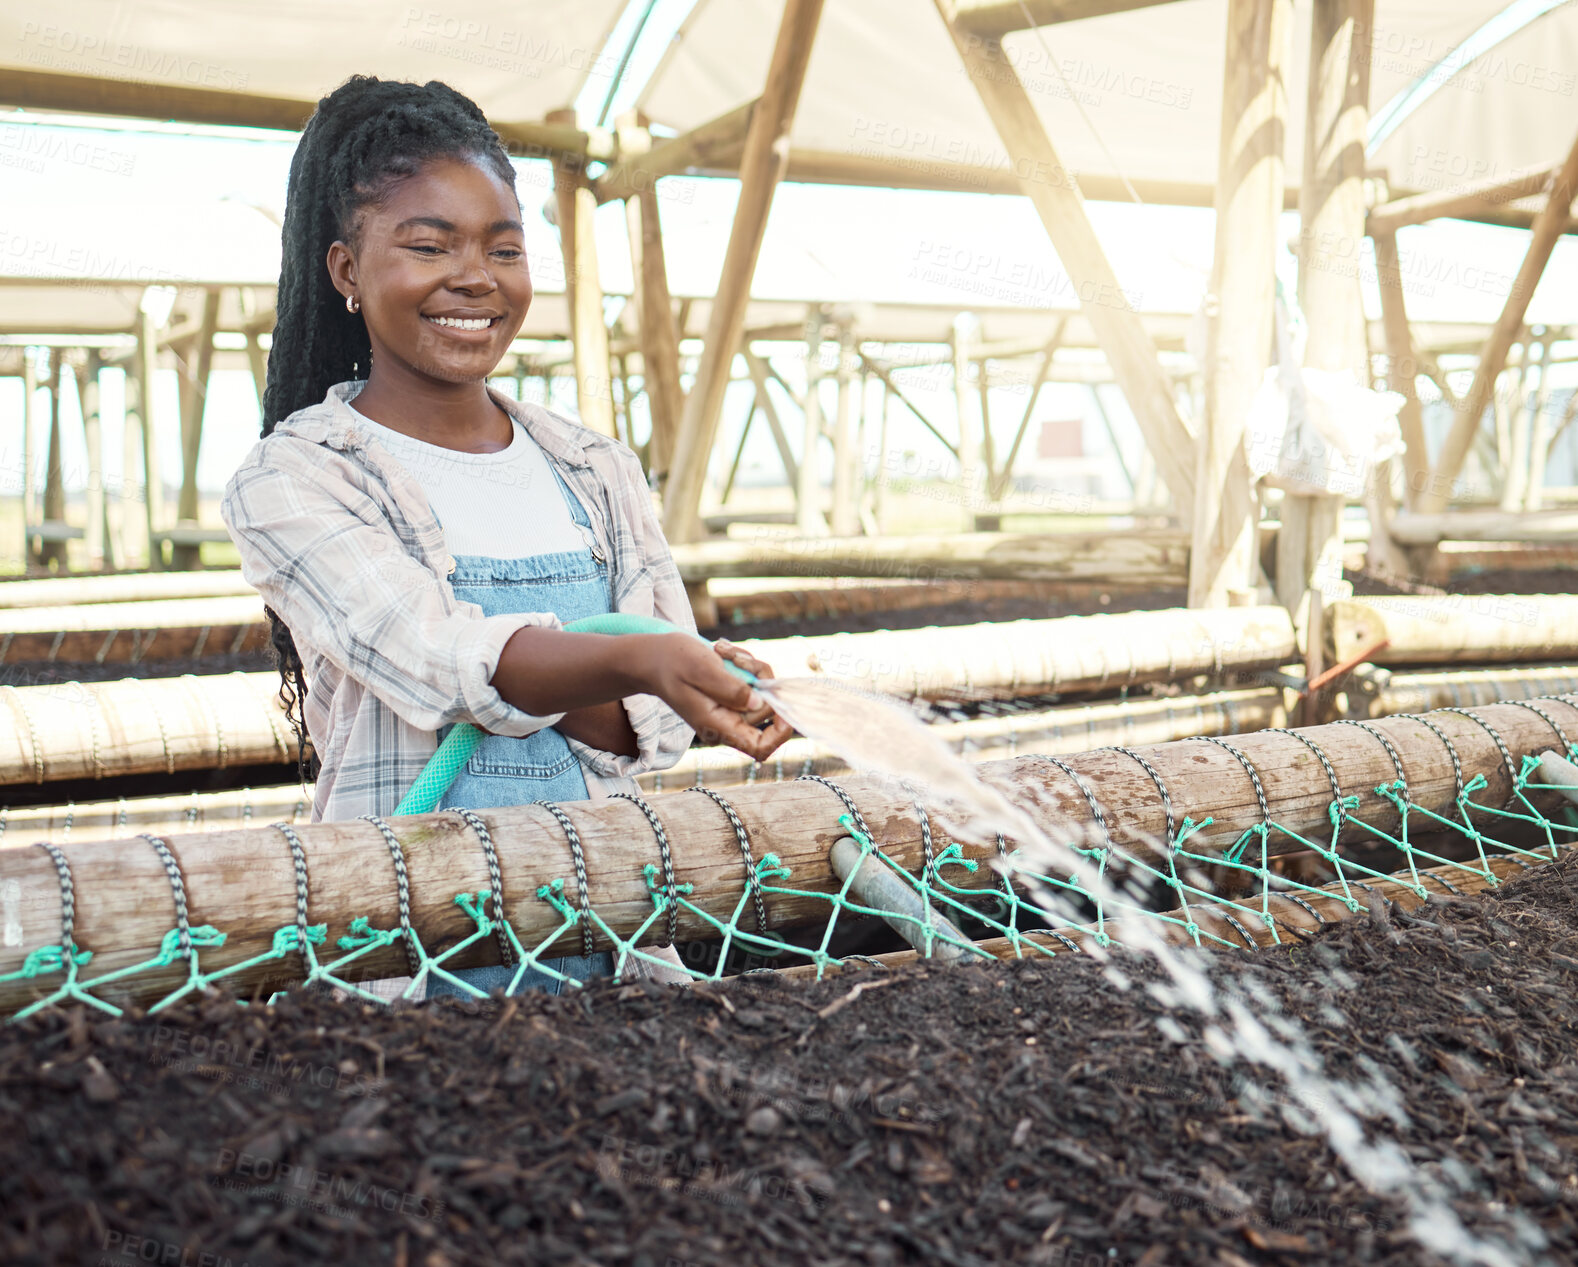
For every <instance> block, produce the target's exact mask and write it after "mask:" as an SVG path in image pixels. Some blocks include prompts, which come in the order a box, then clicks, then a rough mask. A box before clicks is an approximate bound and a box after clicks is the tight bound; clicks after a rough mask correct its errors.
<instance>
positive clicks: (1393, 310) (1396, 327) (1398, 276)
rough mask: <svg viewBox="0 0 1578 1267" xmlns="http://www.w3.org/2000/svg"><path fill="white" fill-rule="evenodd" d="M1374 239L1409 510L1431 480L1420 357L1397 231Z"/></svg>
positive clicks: (1390, 385) (1373, 234) (1388, 379)
mask: <svg viewBox="0 0 1578 1267" xmlns="http://www.w3.org/2000/svg"><path fill="white" fill-rule="evenodd" d="M1371 239H1372V241H1373V242H1374V243H1375V280H1376V285H1377V287H1378V289H1379V290H1380V292H1381V327H1382V330H1383V332H1384V334H1385V338H1386V386H1387V388H1388V389H1389V390H1391V391H1394V392H1396V393H1398V394H1399V395H1400V396H1401V397H1402V398H1403V404H1402V408H1400V409H1399V410H1398V411H1397V424H1398V429H1399V430H1400V431H1401V432H1402V436H1403V472H1404V481H1403V505H1404V506H1406V507H1407V508H1408V509H1409V510H1413V509H1414V508H1415V507H1416V506H1418V504H1419V499H1420V497H1421V496H1422V495H1423V494H1424V491H1425V489H1426V488H1427V487H1428V486H1429V483H1430V454H1429V451H1428V449H1427V448H1426V447H1425V423H1424V411H1423V409H1422V408H1421V407H1420V404H1419V392H1418V389H1417V388H1416V387H1415V386H1414V379H1415V378H1416V377H1417V376H1418V374H1419V361H1418V358H1417V357H1416V356H1415V354H1414V338H1413V331H1412V329H1411V328H1410V326H1409V324H1408V301H1407V298H1406V296H1405V294H1404V291H1403V274H1402V269H1401V268H1400V267H1399V264H1398V256H1397V235H1396V234H1395V233H1392V232H1389V231H1386V230H1375V229H1373V228H1372V230H1371Z"/></svg>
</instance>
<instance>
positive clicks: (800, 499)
mask: <svg viewBox="0 0 1578 1267" xmlns="http://www.w3.org/2000/svg"><path fill="white" fill-rule="evenodd" d="M823 324H824V322H823V316H822V310H821V309H820V308H818V307H816V306H815V305H812V307H811V309H810V311H809V312H808V313H807V314H806V319H805V395H804V396H803V397H802V398H801V401H800V404H801V407H802V409H803V411H804V422H805V425H804V427H803V428H802V430H801V433H800V434H801V439H800V470H799V475H800V480H799V483H797V484H796V485H795V527H796V528H797V529H798V531H799V532H800V535H801V536H804V537H814V536H825V535H826V534H827V519H826V518H825V517H824V516H823V514H822V430H823V428H822V335H823V329H822V327H823Z"/></svg>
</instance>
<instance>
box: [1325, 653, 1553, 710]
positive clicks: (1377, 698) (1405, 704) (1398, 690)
mask: <svg viewBox="0 0 1578 1267" xmlns="http://www.w3.org/2000/svg"><path fill="white" fill-rule="evenodd" d="M1346 690H1347V692H1348V715H1349V716H1351V717H1389V716H1392V715H1394V714H1397V713H1428V712H1429V711H1430V710H1431V709H1434V708H1479V707H1480V706H1482V705H1485V704H1494V703H1496V702H1497V701H1498V700H1517V699H1540V698H1543V697H1545V696H1549V695H1570V694H1572V693H1573V692H1575V691H1578V664H1542V665H1535V666H1532V667H1530V668H1510V667H1501V668H1495V669H1420V670H1411V671H1407V672H1404V671H1400V670H1392V669H1385V668H1377V669H1374V670H1372V671H1371V672H1369V673H1366V674H1364V675H1363V676H1362V677H1356V678H1355V679H1351V680H1350V682H1349V684H1348V686H1347V687H1346ZM1542 707H1543V705H1542Z"/></svg>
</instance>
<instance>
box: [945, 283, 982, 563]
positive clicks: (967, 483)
mask: <svg viewBox="0 0 1578 1267" xmlns="http://www.w3.org/2000/svg"><path fill="white" fill-rule="evenodd" d="M979 328H980V322H979V321H978V320H977V318H976V317H975V315H974V314H973V313H968V312H961V313H960V314H959V315H958V316H957V317H956V318H954V322H953V399H954V409H955V411H956V412H957V413H958V415H959V495H960V500H961V503H962V504H961V510H962V511H963V522H962V524H961V527H962V528H963V529H964V530H965V531H966V532H968V531H969V530H970V529H971V528H972V527H974V526H975V521H974V518H973V516H974V511H975V508H976V506H977V504H978V502H979V499H980V496H981V492H982V490H983V489H984V488H985V487H986V477H985V475H984V473H983V472H982V469H981V431H982V424H981V419H980V418H979V414H980V403H979V396H978V394H977V393H976V392H975V391H974V390H973V389H972V387H971V385H970V364H971V351H972V349H973V348H974V346H975V342H976V334H977V332H978V330H979Z"/></svg>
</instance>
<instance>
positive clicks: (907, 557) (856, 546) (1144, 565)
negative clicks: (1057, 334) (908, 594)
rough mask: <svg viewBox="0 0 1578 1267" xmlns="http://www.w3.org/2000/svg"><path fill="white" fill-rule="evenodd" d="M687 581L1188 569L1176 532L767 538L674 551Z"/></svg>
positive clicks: (1168, 574) (1172, 572) (1166, 578)
mask: <svg viewBox="0 0 1578 1267" xmlns="http://www.w3.org/2000/svg"><path fill="white" fill-rule="evenodd" d="M674 561H675V563H677V564H678V565H679V571H680V575H681V576H682V577H683V578H684V579H685V580H687V581H703V580H712V579H716V578H721V577H743V576H763V577H766V576H862V577H875V578H905V579H910V580H942V579H950V578H951V579H959V578H972V579H985V578H995V579H999V580H1025V581H1029V580H1053V579H1064V580H1076V579H1097V578H1112V579H1115V580H1127V579H1134V578H1138V577H1142V576H1143V577H1148V578H1155V579H1156V580H1157V581H1158V582H1159V583H1161V582H1165V583H1167V584H1177V583H1178V582H1179V581H1180V580H1181V579H1182V577H1183V576H1184V573H1185V569H1186V567H1187V565H1188V551H1187V549H1186V546H1185V543H1184V540H1183V538H1182V536H1181V535H1180V534H1178V533H1172V532H1166V533H1153V532H1136V533H1133V534H1132V535H1131V534H1126V533H1110V532H1109V533H1013V532H964V533H954V534H949V535H943V536H923V537H879V538H872V537H770V536H766V535H764V536H763V537H762V538H761V539H759V540H756V541H750V540H743V539H736V540H729V541H701V542H696V543H694V544H692V545H682V546H675V547H674Z"/></svg>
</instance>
